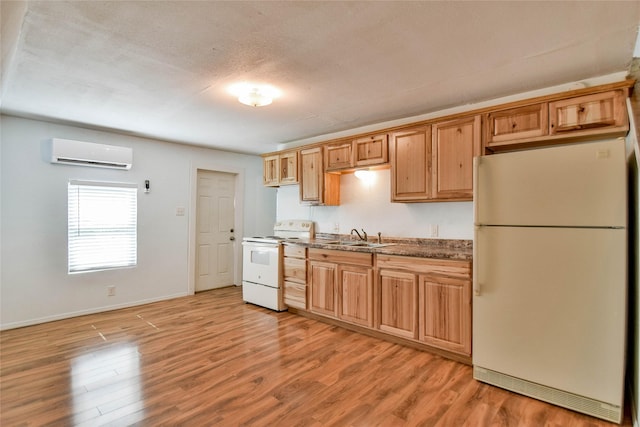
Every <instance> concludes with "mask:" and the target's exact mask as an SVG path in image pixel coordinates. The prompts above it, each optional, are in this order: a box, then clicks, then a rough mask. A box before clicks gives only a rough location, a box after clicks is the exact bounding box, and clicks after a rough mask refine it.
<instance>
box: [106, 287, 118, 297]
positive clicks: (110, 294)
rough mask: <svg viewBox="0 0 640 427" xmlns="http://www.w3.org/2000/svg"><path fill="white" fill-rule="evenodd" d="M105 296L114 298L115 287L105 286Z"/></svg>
mask: <svg viewBox="0 0 640 427" xmlns="http://www.w3.org/2000/svg"><path fill="white" fill-rule="evenodd" d="M107 296H108V297H115V296H116V287H115V286H107Z"/></svg>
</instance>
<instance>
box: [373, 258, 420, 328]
mask: <svg viewBox="0 0 640 427" xmlns="http://www.w3.org/2000/svg"><path fill="white" fill-rule="evenodd" d="M378 295H379V298H380V303H379V304H378V310H379V313H378V321H377V324H376V327H377V328H378V329H380V330H381V331H384V332H388V333H391V334H393V335H397V336H400V337H405V338H412V339H416V338H418V276H417V275H415V274H413V273H407V272H403V271H394V270H380V272H379V273H378Z"/></svg>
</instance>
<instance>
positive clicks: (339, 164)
mask: <svg viewBox="0 0 640 427" xmlns="http://www.w3.org/2000/svg"><path fill="white" fill-rule="evenodd" d="M352 150H353V144H352V143H351V141H349V142H341V143H335V144H327V145H325V147H324V164H325V170H328V171H331V170H340V169H349V168H350V167H353V152H352Z"/></svg>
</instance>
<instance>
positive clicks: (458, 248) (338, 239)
mask: <svg viewBox="0 0 640 427" xmlns="http://www.w3.org/2000/svg"><path fill="white" fill-rule="evenodd" d="M353 242H354V241H353V240H351V239H350V238H349V236H342V235H335V234H326V235H317V236H316V237H315V238H314V239H287V240H284V241H283V243H284V244H290V245H300V246H305V247H308V248H318V249H333V250H339V251H350V252H366V253H375V254H383V255H400V256H410V257H420V258H435V259H451V260H462V261H471V260H472V259H473V241H472V240H458V239H414V238H386V239H383V243H384V245H382V246H351V245H350V244H351V243H353ZM369 243H375V241H371V240H370V241H369Z"/></svg>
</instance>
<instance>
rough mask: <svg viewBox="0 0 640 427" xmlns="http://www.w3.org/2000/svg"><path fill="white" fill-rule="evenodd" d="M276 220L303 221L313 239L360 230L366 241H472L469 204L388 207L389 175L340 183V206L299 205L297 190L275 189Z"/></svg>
mask: <svg viewBox="0 0 640 427" xmlns="http://www.w3.org/2000/svg"><path fill="white" fill-rule="evenodd" d="M277 191H278V193H277V194H278V195H277V211H276V216H277V219H278V220H283V219H291V218H295V219H308V220H312V221H314V222H315V224H316V232H318V233H335V234H349V231H350V230H351V229H352V228H357V229H358V230H360V229H362V228H364V230H365V231H366V232H367V233H368V234H369V235H372V236H374V235H377V233H378V232H381V233H382V235H383V236H385V235H386V236H395V237H417V238H441V239H473V203H472V202H448V203H447V202H443V203H391V202H390V191H391V184H390V174H389V170H388V169H387V170H378V171H374V180H373V181H372V182H369V183H364V182H362V181H360V180H359V179H357V178H356V177H355V176H354V175H353V174H352V173H349V174H344V175H342V176H341V177H340V206H308V205H302V204H300V202H299V201H298V200H299V194H298V193H299V186H298V185H289V186H282V187H280V188H278V190H277Z"/></svg>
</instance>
